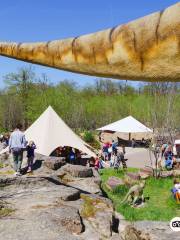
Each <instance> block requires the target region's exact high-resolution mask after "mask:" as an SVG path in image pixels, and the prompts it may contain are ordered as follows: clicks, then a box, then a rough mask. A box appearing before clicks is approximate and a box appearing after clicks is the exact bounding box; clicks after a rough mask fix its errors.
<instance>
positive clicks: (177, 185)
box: [171, 179, 180, 203]
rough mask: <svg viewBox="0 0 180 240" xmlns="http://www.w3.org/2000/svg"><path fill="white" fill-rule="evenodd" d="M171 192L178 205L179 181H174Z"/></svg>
mask: <svg viewBox="0 0 180 240" xmlns="http://www.w3.org/2000/svg"><path fill="white" fill-rule="evenodd" d="M171 191H172V193H173V195H174V197H175V198H176V201H177V203H180V181H179V180H178V179H174V187H173V189H171Z"/></svg>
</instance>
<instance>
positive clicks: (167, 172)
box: [160, 170, 173, 178]
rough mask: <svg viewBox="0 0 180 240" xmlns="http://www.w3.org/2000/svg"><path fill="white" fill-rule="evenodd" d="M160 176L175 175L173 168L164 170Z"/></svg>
mask: <svg viewBox="0 0 180 240" xmlns="http://www.w3.org/2000/svg"><path fill="white" fill-rule="evenodd" d="M160 176H161V177H162V178H166V177H172V176H173V170H170V171H162V172H161V174H160Z"/></svg>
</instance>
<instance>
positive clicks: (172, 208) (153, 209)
mask: <svg viewBox="0 0 180 240" xmlns="http://www.w3.org/2000/svg"><path fill="white" fill-rule="evenodd" d="M136 171H137V169H128V172H136ZM100 174H101V179H102V188H103V190H104V191H105V192H106V194H107V195H108V197H109V198H110V199H111V200H112V201H113V203H114V206H115V209H116V211H117V212H120V213H121V214H122V215H124V217H125V218H126V219H127V220H129V221H137V220H154V221H169V220H171V219H172V218H173V217H177V216H180V204H179V205H178V204H177V203H176V201H175V200H174V198H173V197H172V194H171V192H170V190H171V188H172V187H173V179H172V178H165V179H154V178H149V179H147V180H146V186H145V189H144V196H145V197H149V200H146V204H145V206H144V207H142V208H132V207H131V206H129V205H128V204H120V202H121V201H122V200H123V199H124V197H125V195H126V193H127V192H128V188H127V187H126V186H118V187H116V188H115V189H114V190H113V191H110V190H109V189H108V188H107V187H106V185H105V183H106V181H107V180H108V178H109V177H110V176H116V177H120V178H121V177H123V176H124V172H123V171H121V172H119V173H116V172H115V171H114V169H104V170H102V171H101V172H100Z"/></svg>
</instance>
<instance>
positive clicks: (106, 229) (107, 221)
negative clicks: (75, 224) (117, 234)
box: [80, 194, 114, 239]
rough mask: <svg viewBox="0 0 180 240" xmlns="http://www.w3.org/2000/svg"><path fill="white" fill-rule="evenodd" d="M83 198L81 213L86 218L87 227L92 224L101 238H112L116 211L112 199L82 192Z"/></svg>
mask: <svg viewBox="0 0 180 240" xmlns="http://www.w3.org/2000/svg"><path fill="white" fill-rule="evenodd" d="M81 198H82V199H83V200H84V204H83V206H82V210H81V211H80V214H81V216H82V218H83V221H84V219H85V221H84V223H85V228H86V227H87V228H88V227H89V226H91V228H93V229H94V232H97V233H98V235H100V236H101V237H100V238H99V239H110V237H111V236H112V220H113V212H114V211H113V205H112V203H111V201H110V200H108V199H105V198H103V197H99V196H97V195H85V194H81ZM102 236H103V238H102Z"/></svg>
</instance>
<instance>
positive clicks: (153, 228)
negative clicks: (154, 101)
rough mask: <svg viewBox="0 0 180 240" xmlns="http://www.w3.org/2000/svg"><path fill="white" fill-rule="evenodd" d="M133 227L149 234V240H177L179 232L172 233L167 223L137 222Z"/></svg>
mask: <svg viewBox="0 0 180 240" xmlns="http://www.w3.org/2000/svg"><path fill="white" fill-rule="evenodd" d="M134 227H135V228H137V229H139V230H140V231H144V230H145V231H146V233H149V235H150V239H151V240H159V239H160V240H169V239H173V240H179V232H173V231H172V230H171V228H170V226H169V222H161V221H137V222H134Z"/></svg>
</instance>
